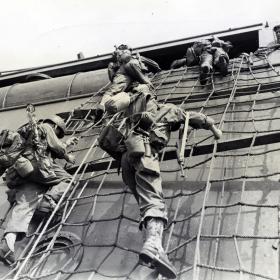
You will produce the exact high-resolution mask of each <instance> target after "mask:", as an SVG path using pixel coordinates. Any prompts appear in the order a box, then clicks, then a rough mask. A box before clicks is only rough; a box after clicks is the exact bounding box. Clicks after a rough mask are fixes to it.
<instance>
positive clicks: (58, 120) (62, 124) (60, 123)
mask: <svg viewBox="0 0 280 280" xmlns="http://www.w3.org/2000/svg"><path fill="white" fill-rule="evenodd" d="M43 123H53V124H55V125H56V126H57V127H58V128H59V133H58V135H57V137H58V138H63V137H64V135H65V131H66V124H65V122H64V120H63V119H62V118H61V117H59V116H57V115H53V116H51V117H48V118H46V119H44V120H43Z"/></svg>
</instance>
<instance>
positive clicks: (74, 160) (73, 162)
mask: <svg viewBox="0 0 280 280" xmlns="http://www.w3.org/2000/svg"><path fill="white" fill-rule="evenodd" d="M65 160H67V161H68V162H69V163H71V164H75V162H76V159H75V156H74V155H73V154H67V156H66V158H65Z"/></svg>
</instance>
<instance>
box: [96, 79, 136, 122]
mask: <svg viewBox="0 0 280 280" xmlns="http://www.w3.org/2000/svg"><path fill="white" fill-rule="evenodd" d="M130 83H131V79H130V78H129V77H128V76H127V75H124V74H117V75H116V76H115V77H114V79H113V82H112V83H111V85H110V86H109V87H108V88H107V90H106V91H105V93H104V95H103V97H102V99H101V101H100V103H99V104H98V106H97V108H96V109H95V115H96V119H95V121H98V120H100V119H101V117H102V115H103V113H104V112H105V110H106V107H105V104H106V103H107V102H108V101H109V100H110V99H111V98H112V97H113V96H114V95H116V94H118V93H120V92H123V91H125V90H126V89H127V88H128V86H129V85H130Z"/></svg>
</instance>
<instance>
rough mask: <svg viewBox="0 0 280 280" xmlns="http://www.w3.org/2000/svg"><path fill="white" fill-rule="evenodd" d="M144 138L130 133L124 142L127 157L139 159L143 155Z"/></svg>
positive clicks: (133, 132)
mask: <svg viewBox="0 0 280 280" xmlns="http://www.w3.org/2000/svg"><path fill="white" fill-rule="evenodd" d="M143 137H144V136H143V135H142V134H141V133H137V132H135V131H132V132H131V133H130V134H129V136H128V137H127V139H126V140H125V146H126V149H127V153H128V157H131V158H139V157H142V156H143V155H144V154H145V145H144V138H143Z"/></svg>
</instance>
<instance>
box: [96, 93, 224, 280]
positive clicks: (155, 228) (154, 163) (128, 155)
mask: <svg viewBox="0 0 280 280" xmlns="http://www.w3.org/2000/svg"><path fill="white" fill-rule="evenodd" d="M143 99H144V100H146V102H143ZM143 105H145V106H143ZM127 117H128V118H127V120H128V124H127V127H128V132H127V133H126V135H127V136H126V137H125V141H124V142H121V141H120V138H119V139H117V140H116V141H115V140H112V139H111V138H112V136H114V134H115V135H116V134H117V133H112V134H111V135H110V136H109V137H108V138H110V139H106V140H109V141H112V142H114V143H120V146H121V147H120V148H115V147H114V148H113V149H111V152H112V153H111V154H112V156H116V151H118V152H120V153H122V155H121V156H120V155H119V157H121V159H120V158H119V159H120V160H121V167H122V178H123V181H124V183H125V184H126V185H128V186H129V188H130V189H131V191H132V193H133V194H134V196H135V198H136V201H137V203H138V206H139V209H140V216H141V219H140V223H139V228H140V230H143V231H144V236H145V237H144V245H143V248H142V250H141V252H140V255H139V257H140V259H141V260H142V261H144V262H146V263H151V264H152V265H153V266H154V267H155V268H156V270H157V271H158V272H159V273H160V274H162V275H163V276H164V277H167V278H172V279H173V278H176V269H175V267H174V266H173V265H172V264H171V262H170V261H169V259H168V256H167V254H166V253H165V251H164V249H163V247H162V236H163V229H164V226H165V225H166V224H167V211H166V205H165V201H164V198H163V192H162V180H161V175H160V167H159V153H161V152H162V149H163V148H164V147H165V146H166V145H167V143H168V141H169V138H170V134H171V131H175V130H178V129H179V127H180V125H181V123H184V120H185V113H184V111H183V110H181V109H180V108H179V107H177V106H175V105H173V104H163V105H160V104H158V103H157V102H156V101H155V99H154V97H153V96H151V95H150V96H148V95H146V96H143V95H142V96H141V95H139V96H138V98H137V99H135V100H134V102H133V103H131V104H130V106H129V109H128V111H127ZM189 124H190V125H191V126H193V127H195V128H203V129H209V130H211V131H212V132H213V134H214V135H215V137H216V138H217V139H218V138H220V137H221V134H222V133H221V131H220V130H219V129H217V128H216V126H215V125H214V120H213V119H211V118H209V117H207V116H205V115H204V114H200V113H195V112H191V113H190V118H189ZM118 133H119V132H118ZM118 137H119V136H118ZM105 138H106V137H104V135H103V134H102V133H101V136H100V139H99V143H100V146H101V147H102V148H104V145H103V144H104V142H106V143H108V141H104V140H105ZM124 146H125V147H124ZM105 150H106V151H107V152H108V153H109V154H110V149H108V146H107V147H106V149H105Z"/></svg>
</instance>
